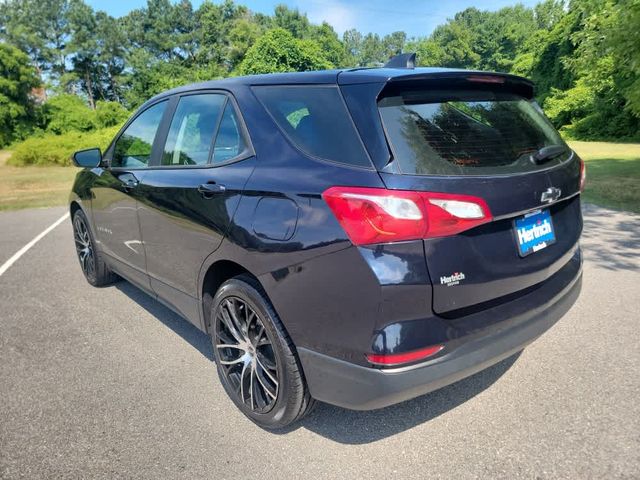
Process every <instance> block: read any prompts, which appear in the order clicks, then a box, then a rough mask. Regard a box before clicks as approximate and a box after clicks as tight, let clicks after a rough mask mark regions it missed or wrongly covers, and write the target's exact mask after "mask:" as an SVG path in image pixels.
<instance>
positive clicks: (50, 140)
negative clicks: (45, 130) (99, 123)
mask: <svg viewBox="0 0 640 480" xmlns="http://www.w3.org/2000/svg"><path fill="white" fill-rule="evenodd" d="M119 128H120V127H119V126H115V127H110V128H104V129H101V130H94V131H92V132H87V133H83V132H68V133H64V134H62V135H52V134H45V135H43V136H40V137H32V138H29V139H27V140H25V141H24V142H21V143H18V144H16V145H15V146H14V148H13V154H12V155H11V158H10V159H9V162H8V163H9V164H10V165H16V166H25V165H71V155H72V154H73V152H75V151H77V150H83V149H85V148H92V147H100V149H101V150H102V151H103V152H104V150H105V149H106V148H107V147H108V146H109V143H111V140H112V139H113V137H115V135H116V133H117V132H118V130H119Z"/></svg>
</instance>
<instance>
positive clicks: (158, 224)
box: [139, 92, 255, 323]
mask: <svg viewBox="0 0 640 480" xmlns="http://www.w3.org/2000/svg"><path fill="white" fill-rule="evenodd" d="M173 102H174V103H175V105H176V106H175V111H174V112H173V113H172V117H171V121H170V122H167V125H168V127H167V131H166V132H165V133H164V134H163V135H164V138H163V139H161V140H160V143H161V145H163V147H161V149H160V150H161V151H160V154H159V155H158V158H157V159H156V163H155V164H154V165H152V167H151V168H150V169H149V170H148V171H147V172H145V177H144V180H143V181H141V182H140V186H139V194H140V197H141V200H140V208H139V219H140V227H141V230H142V237H143V238H144V245H145V250H146V254H147V272H148V274H149V276H150V281H151V286H152V288H153V289H154V291H155V292H156V293H157V294H158V295H159V296H160V297H161V298H162V299H163V300H165V301H166V302H168V303H170V304H171V305H172V306H174V307H175V308H176V309H177V310H178V311H180V312H181V313H182V314H183V315H184V316H185V317H186V318H188V319H189V320H191V321H192V322H193V323H197V322H198V321H197V318H198V313H197V312H198V305H199V304H198V301H197V299H198V291H197V285H198V281H197V280H198V274H199V272H200V267H201V266H202V264H203V263H204V261H205V259H206V258H207V257H208V256H209V255H210V254H211V253H212V252H213V251H215V250H216V249H217V248H218V246H219V245H220V243H221V242H222V239H223V238H224V235H225V233H226V231H227V229H228V228H229V224H230V222H231V220H232V218H233V214H234V212H235V210H236V207H237V205H238V201H239V199H240V196H241V194H242V190H243V188H244V185H245V183H246V181H247V179H248V178H249V175H251V172H252V171H253V169H254V167H255V156H254V154H253V150H252V148H251V146H250V143H249V141H248V136H247V134H246V130H245V128H244V125H243V123H242V121H241V118H240V115H239V113H238V110H237V108H236V106H235V104H234V102H233V99H232V98H231V97H230V96H228V95H227V94H225V93H223V92H206V93H197V94H194V93H189V94H184V95H182V96H180V97H178V98H175V99H174V100H173Z"/></svg>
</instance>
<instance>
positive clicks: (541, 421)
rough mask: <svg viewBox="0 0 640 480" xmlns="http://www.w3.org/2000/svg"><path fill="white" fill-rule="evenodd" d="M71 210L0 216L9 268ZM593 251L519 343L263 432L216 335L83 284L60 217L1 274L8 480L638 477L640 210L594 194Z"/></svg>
mask: <svg viewBox="0 0 640 480" xmlns="http://www.w3.org/2000/svg"><path fill="white" fill-rule="evenodd" d="M65 211H66V210H65V209H63V208H57V209H42V210H25V211H20V212H8V213H0V264H2V263H4V262H5V261H6V260H7V259H8V258H10V257H11V256H12V255H13V254H14V253H15V252H17V251H18V250H20V249H21V248H22V247H23V246H24V245H25V244H27V243H28V242H29V241H30V240H32V239H33V237H35V236H36V235H37V234H38V233H40V232H41V231H43V230H44V229H46V228H47V227H48V226H49V225H51V224H52V223H53V222H55V221H56V220H57V219H58V218H60V216H61V215H63V214H64V213H65ZM583 246H584V251H585V258H586V260H585V266H584V283H583V285H584V286H583V291H582V296H581V298H580V299H579V301H578V303H577V304H576V305H575V306H574V307H573V309H572V310H571V311H570V312H569V313H568V314H567V315H566V316H565V317H564V318H563V319H562V320H560V322H559V323H558V324H556V325H555V326H554V327H553V328H552V329H551V330H550V331H549V332H547V333H546V334H545V335H544V336H542V337H541V338H540V339H539V340H538V341H536V342H535V343H534V344H532V345H531V346H529V347H528V348H527V349H526V350H524V351H523V352H522V353H521V354H519V355H517V356H514V357H512V358H510V359H508V360H506V361H504V362H502V363H500V364H498V365H496V366H494V367H492V368H490V369H488V370H485V371H483V372H481V373H479V374H477V375H475V376H473V377H470V378H468V379H466V380H463V381H460V382H458V383H456V384H454V385H451V386H449V387H447V388H444V389H441V390H439V391H436V392H433V393H431V394H428V395H425V396H423V397H420V398H417V399H415V400H411V401H409V402H405V403H403V404H400V405H396V406H393V407H389V408H385V409H383V410H378V411H373V412H353V411H347V410H342V409H339V408H335V407H331V406H328V405H319V407H318V408H317V409H316V411H315V412H314V413H313V414H312V415H311V416H310V417H308V418H307V419H305V420H304V421H303V422H301V423H300V424H299V425H297V426H295V427H293V428H290V429H288V430H286V431H283V432H278V433H270V432H267V431H264V430H261V429H260V428H258V427H257V426H255V425H254V424H253V423H251V422H250V421H249V420H247V419H246V418H245V417H244V416H243V415H242V414H240V413H239V412H238V411H237V410H236V408H235V407H234V406H233V404H232V403H231V401H230V400H229V399H228V398H227V397H226V395H225V393H224V391H223V389H222V387H221V386H220V384H219V383H218V379H217V376H216V373H215V367H214V365H213V363H212V360H211V359H212V351H211V347H210V345H209V339H208V337H207V336H205V335H204V334H202V333H200V332H199V331H198V330H197V329H195V327H192V326H190V325H189V324H188V323H187V322H186V321H184V320H182V319H180V318H179V317H178V316H177V315H176V314H174V313H172V312H171V311H170V310H168V309H166V308H165V307H163V306H161V305H160V304H159V303H157V302H155V301H154V300H152V299H151V298H150V297H148V296H147V295H146V294H144V293H142V292H141V291H140V290H138V289H136V288H135V287H133V286H131V285H129V284H127V283H125V282H121V283H118V284H116V285H114V286H110V287H106V288H101V289H95V288H92V287H91V286H89V284H87V283H86V281H85V280H84V278H83V277H82V273H81V271H80V267H79V265H78V262H77V260H76V258H75V252H74V246H73V241H72V234H71V225H70V222H69V220H66V221H65V222H63V223H62V224H61V225H59V226H58V227H56V228H55V229H54V230H53V231H51V232H50V233H49V234H47V235H46V236H45V237H44V238H42V239H41V240H40V241H39V242H38V243H36V244H35V246H34V247H33V248H31V249H30V250H29V251H27V252H26V253H25V254H24V255H23V256H22V257H21V258H20V259H18V260H17V261H16V262H15V263H14V264H13V265H12V266H11V267H10V268H9V269H8V270H7V271H6V272H5V273H4V274H3V275H2V276H0V478H11V479H13V478H29V479H32V478H150V479H169V478H187V479H196V478H214V479H225V478H243V479H250V478H259V479H261V480H265V479H270V478H313V479H321V478H358V479H359V478H375V479H383V478H398V479H407V478H457V479H458V478H491V479H495V478H505V479H513V478H543V479H546V478H549V479H555V478H571V479H574V478H575V479H584V478H608V479H609V478H640V369H639V366H640V216H637V215H632V214H628V213H622V212H614V211H611V210H606V209H603V208H598V207H594V206H587V207H586V208H585V234H584V238H583Z"/></svg>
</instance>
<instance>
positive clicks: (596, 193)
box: [569, 142, 640, 213]
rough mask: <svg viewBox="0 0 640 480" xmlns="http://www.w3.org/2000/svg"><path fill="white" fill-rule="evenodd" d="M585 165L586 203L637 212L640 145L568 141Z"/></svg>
mask: <svg viewBox="0 0 640 480" xmlns="http://www.w3.org/2000/svg"><path fill="white" fill-rule="evenodd" d="M569 145H570V146H571V148H573V149H574V150H575V151H576V152H577V153H578V155H580V157H582V158H583V159H584V161H585V163H586V165H587V186H586V188H585V191H584V193H583V198H584V200H585V201H586V202H591V203H595V204H597V205H602V206H605V207H611V208H615V209H619V210H628V211H631V212H636V213H640V144H638V143H609V142H569Z"/></svg>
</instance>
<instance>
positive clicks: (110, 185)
mask: <svg viewBox="0 0 640 480" xmlns="http://www.w3.org/2000/svg"><path fill="white" fill-rule="evenodd" d="M166 106H167V102H166V101H164V102H160V103H157V104H155V105H153V106H151V107H149V108H148V109H146V110H144V111H143V112H142V113H140V114H139V115H138V116H137V117H136V118H135V119H134V120H133V121H132V122H131V123H130V124H129V125H128V126H127V128H126V129H125V130H124V131H123V132H122V134H121V135H120V136H119V137H118V138H117V140H116V141H115V142H114V144H113V145H112V147H111V148H110V149H109V151H107V152H106V154H105V159H106V160H107V162H109V166H108V167H106V168H104V169H103V170H102V172H101V173H100V177H99V179H98V181H97V182H96V183H95V185H94V187H93V189H92V195H93V199H92V203H91V205H92V212H93V219H94V225H95V227H96V228H95V230H96V231H95V235H96V239H97V241H98V244H99V248H100V250H101V251H102V252H103V253H104V254H106V255H108V256H109V257H110V258H109V260H110V262H109V263H110V264H111V265H112V266H113V268H114V270H116V271H117V273H120V274H122V275H123V276H125V277H127V279H129V280H131V281H132V282H133V283H136V284H138V285H140V286H142V287H145V288H146V289H149V287H150V284H149V279H148V277H147V273H146V258H145V250H144V245H143V239H142V236H141V232H140V225H139V222H138V205H139V203H138V199H139V185H140V183H141V181H142V179H143V178H144V175H145V174H146V173H147V172H146V170H145V168H146V167H147V166H148V165H149V162H150V160H151V156H152V150H153V144H154V139H155V136H156V132H157V131H158V127H159V125H160V122H161V120H162V116H163V114H164V110H165V108H166Z"/></svg>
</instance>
